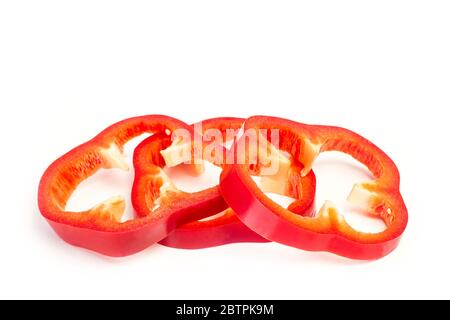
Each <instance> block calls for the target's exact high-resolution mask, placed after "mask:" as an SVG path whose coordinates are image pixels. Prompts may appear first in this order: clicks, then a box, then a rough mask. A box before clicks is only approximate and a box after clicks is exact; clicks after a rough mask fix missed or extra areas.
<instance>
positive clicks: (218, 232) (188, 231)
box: [132, 118, 315, 249]
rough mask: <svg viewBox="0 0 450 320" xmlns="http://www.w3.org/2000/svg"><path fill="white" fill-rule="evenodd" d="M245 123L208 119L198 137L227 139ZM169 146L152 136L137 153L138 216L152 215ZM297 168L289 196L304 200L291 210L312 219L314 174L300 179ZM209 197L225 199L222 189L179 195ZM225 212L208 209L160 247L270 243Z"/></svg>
mask: <svg viewBox="0 0 450 320" xmlns="http://www.w3.org/2000/svg"><path fill="white" fill-rule="evenodd" d="M244 121H245V120H244V119H239V118H214V119H208V120H205V121H203V122H202V126H201V132H199V133H200V134H201V135H203V136H207V135H208V131H207V130H209V129H218V130H219V131H220V132H221V134H222V135H223V136H225V133H226V131H227V130H235V132H237V130H238V129H239V128H240V127H241V126H242V124H243V123H244ZM196 128H198V127H196ZM170 144H171V141H170V139H169V138H168V137H166V136H164V135H153V136H151V137H149V138H147V139H146V140H144V141H143V142H142V143H141V144H140V145H139V146H138V147H137V148H136V150H135V152H134V167H135V183H134V185H133V192H132V202H133V205H134V208H135V210H136V212H137V215H138V216H146V215H149V214H151V209H150V208H151V205H152V204H153V203H154V201H155V197H154V196H152V194H153V193H154V192H155V191H156V190H159V188H160V187H161V185H160V184H159V183H158V180H157V179H156V180H155V177H154V175H153V172H158V171H159V168H162V167H164V166H165V162H164V159H163V157H162V156H161V154H160V151H161V150H164V149H166V148H167V147H169V146H170ZM222 152H223V155H225V153H226V149H225V148H224V149H222ZM295 168H297V167H294V169H293V170H292V174H291V177H290V181H289V182H290V188H289V190H288V195H289V196H291V197H299V195H300V193H301V194H302V199H301V200H298V201H296V202H294V203H293V204H292V205H291V206H290V207H289V208H290V209H291V210H292V211H294V212H296V213H297V214H302V215H311V214H312V213H313V211H314V197H315V176H314V174H313V173H312V172H311V173H310V174H308V175H307V177H305V178H301V176H300V169H301V168H300V169H299V168H297V170H295ZM206 193H209V194H215V196H216V200H217V201H219V198H220V199H222V196H221V194H220V191H219V186H216V187H213V188H210V189H207V190H204V191H201V192H196V193H194V194H188V193H180V195H184V196H189V195H190V196H195V197H197V198H198V199H201V198H202V197H203V196H204V194H206ZM149 197H150V198H151V199H150V200H149V199H148V198H149ZM181 197H182V196H181ZM169 199H170V198H169ZM222 201H223V200H222ZM223 203H225V202H223ZM223 210H224V208H220V207H218V206H211V207H209V208H205V212H206V213H207V214H208V217H207V219H204V220H199V221H194V222H190V223H186V224H180V225H178V226H177V228H176V229H175V230H174V231H173V232H172V233H170V234H169V235H168V236H167V237H166V238H165V239H163V240H162V241H160V244H162V245H165V246H169V247H173V248H180V249H201V248H209V247H215V246H221V245H225V244H230V243H238V242H268V240H267V239H265V238H263V237H261V236H260V235H258V234H256V233H255V232H253V231H252V230H250V229H249V228H248V227H247V226H245V225H244V224H243V223H242V222H241V221H240V220H239V219H238V218H237V216H236V215H235V214H234V212H233V211H232V210H230V209H227V210H225V211H223Z"/></svg>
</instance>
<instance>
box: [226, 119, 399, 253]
mask: <svg viewBox="0 0 450 320" xmlns="http://www.w3.org/2000/svg"><path fill="white" fill-rule="evenodd" d="M248 129H255V130H261V129H266V130H268V131H269V132H271V131H272V130H279V148H280V149H281V150H283V151H286V152H288V153H289V154H291V156H292V158H293V159H294V160H298V161H300V162H301V163H302V164H303V165H304V169H303V170H302V175H306V174H308V172H310V170H311V168H312V164H313V162H314V160H315V159H316V158H317V156H318V155H319V154H320V153H321V152H325V151H340V152H344V153H346V154H349V155H351V156H352V157H353V158H355V159H356V160H358V161H360V162H361V163H363V164H364V165H366V166H367V168H368V169H369V170H370V171H371V172H372V174H373V176H374V177H375V180H374V181H372V182H367V183H361V184H357V185H355V187H354V188H353V190H352V192H351V193H350V195H349V198H348V200H349V201H350V202H351V203H353V204H356V205H359V206H361V207H363V208H365V209H367V211H368V212H369V213H371V214H374V215H376V216H378V217H381V218H382V219H383V221H384V222H385V224H386V226H387V228H386V230H384V231H383V232H380V233H364V232H359V231H356V230H355V229H353V228H352V227H351V226H350V225H349V224H348V223H347V222H346V221H345V219H344V218H343V217H342V216H341V215H340V214H339V213H338V212H337V210H336V208H335V207H334V206H333V205H332V204H331V203H326V204H325V205H324V206H323V207H322V209H321V210H320V211H319V213H318V214H317V215H316V216H315V217H302V216H299V215H295V214H293V213H292V212H290V211H288V210H285V209H283V208H282V207H280V206H278V205H277V204H276V203H274V202H272V201H271V200H270V199H269V198H268V197H267V196H265V195H264V193H263V192H262V191H261V190H260V189H258V187H257V186H256V184H255V183H254V181H253V180H252V179H251V178H250V174H251V172H250V171H251V170H250V169H251V168H249V165H248V164H239V163H234V164H232V165H229V166H227V167H226V168H225V169H224V171H223V172H222V175H221V183H220V186H221V192H222V196H223V197H224V198H225V200H226V201H227V203H228V204H229V205H230V207H231V208H232V209H233V210H234V211H235V212H236V214H237V215H238V216H239V218H240V219H241V221H242V222H244V223H245V224H246V225H247V226H248V227H249V228H250V229H252V230H253V231H255V232H256V233H258V234H260V235H262V236H263V237H265V238H267V239H269V240H272V241H276V242H279V243H282V244H285V245H288V246H293V247H297V248H300V249H304V250H310V251H329V252H332V253H335V254H337V255H340V256H344V257H348V258H352V259H362V260H372V259H377V258H381V257H383V256H385V255H387V254H389V253H390V252H392V251H393V250H394V249H395V248H396V247H397V245H398V243H399V241H400V237H401V235H402V233H403V231H404V230H405V228H406V225H407V221H408V212H407V209H406V206H405V203H404V201H403V199H402V196H401V194H400V191H399V185H400V175H399V172H398V169H397V167H396V166H395V164H394V162H393V161H392V160H391V159H390V158H389V157H388V156H387V155H386V154H385V153H384V152H383V151H382V150H380V149H379V148H378V147H376V146H375V145H374V144H373V143H371V142H370V141H368V140H367V139H365V138H363V137H361V136H360V135H358V134H356V133H354V132H352V131H349V130H346V129H343V128H338V127H329V126H314V125H306V124H301V123H297V122H293V121H290V120H286V119H281V118H274V117H263V116H256V117H251V118H249V119H247V121H246V123H245V130H248ZM269 136H270V135H269ZM242 143H245V141H244V139H241V140H240V141H239V142H238V143H237V144H236V148H237V147H238V146H239V145H240V144H242ZM236 148H235V149H236Z"/></svg>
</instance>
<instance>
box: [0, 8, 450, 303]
mask: <svg viewBox="0 0 450 320" xmlns="http://www.w3.org/2000/svg"><path fill="white" fill-rule="evenodd" d="M449 17H450V3H449V2H448V1H411V0H409V1H392V0H389V1H308V2H301V1H260V0H259V1H243V0H239V1H220V2H219V1H157V2H156V1H154V2H150V1H123V2H120V1H91V0H90V1H71V2H68V1H2V2H0V112H1V126H0V130H1V133H0V134H1V137H2V143H3V154H2V157H1V160H0V161H1V168H2V170H3V172H2V175H1V178H0V188H1V190H0V194H1V199H2V201H1V208H2V210H1V211H2V223H1V231H0V298H161V299H165V298H180V299H189V298H191V299H197V298H203V299H204V298H246V299H249V298H253V299H263V298H268V299H271V298H289V299H290V298H292V299H299V298H306V299H313V298H383V299H384V298H388V299H389V298H450V293H449V289H448V288H449V286H450V277H449V275H448V272H449V270H450V250H449V248H448V245H449V244H450V236H449V234H450V232H449V225H450V210H449V204H448V190H449V189H448V169H447V168H448V160H449V151H448V141H447V139H448V137H449V133H450V132H449V125H448V116H447V112H446V111H447V110H448V108H449V107H450V19H449ZM153 113H164V114H168V115H172V116H175V117H178V118H180V119H182V120H184V121H186V122H188V123H191V122H194V121H199V120H201V119H204V118H208V117H213V116H223V115H229V116H241V117H246V116H249V115H253V114H265V115H275V116H282V117H287V118H290V119H293V120H297V121H302V122H307V123H320V124H332V125H339V126H344V127H347V128H350V129H352V130H355V131H357V132H359V133H360V134H363V135H364V136H366V137H367V138H369V139H371V140H372V141H374V142H375V143H376V144H377V145H379V146H380V147H381V148H382V149H384V150H385V151H386V152H387V153H388V154H389V155H390V156H391V157H392V158H393V159H394V160H395V161H396V163H397V165H398V166H399V169H400V171H401V175H402V193H403V195H404V198H405V201H406V204H407V206H408V208H409V213H410V224H409V226H408V228H407V231H406V233H405V234H404V237H403V240H402V242H401V244H400V246H399V247H398V249H397V250H396V251H395V252H394V253H392V254H391V255H390V256H388V257H386V258H384V259H382V260H379V261H375V262H353V261H350V260H346V259H342V258H339V257H336V256H333V255H330V254H326V253H308V252H302V251H300V250H297V249H293V248H289V247H284V246H281V245H277V244H267V245H260V244H259V245H257V244H237V245H229V246H224V247H219V248H213V249H207V250H199V251H183V250H174V249H168V248H164V247H162V246H159V245H156V246H154V247H151V248H149V249H148V250H146V251H144V252H142V253H140V254H137V255H135V256H132V257H128V258H124V259H110V258H105V257H102V256H99V255H96V254H94V253H91V252H88V251H85V250H83V249H79V248H74V247H71V246H69V245H67V244H65V243H64V242H63V241H61V240H60V239H59V238H58V237H57V236H56V235H55V234H54V233H53V231H52V230H51V229H50V227H49V226H48V225H47V223H46V222H45V221H44V219H42V218H41V216H40V214H39V211H38V209H37V201H36V198H37V186H38V182H39V179H40V176H41V175H42V173H43V171H44V170H45V168H46V167H47V166H48V165H49V164H50V163H51V162H52V161H53V160H54V159H56V158H57V157H58V156H60V155H62V154H63V153H65V152H66V151H68V150H70V149H71V148H73V147H74V146H76V145H78V144H80V143H81V142H84V141H86V140H88V139H90V138H91V137H93V136H94V135H95V134H96V133H98V132H99V131H100V130H102V129H103V128H105V127H106V126H107V125H110V124H112V123H114V122H116V121H118V120H121V119H123V118H126V117H129V116H135V115H142V114H153ZM129 155H131V151H130V153H129ZM342 159H344V160H345V161H344V162H342ZM347 160H349V159H348V157H343V158H342V157H341V158H334V157H332V158H329V157H328V158H327V157H323V158H320V159H319V162H318V163H317V165H316V166H315V170H316V172H317V176H318V179H319V186H318V202H323V200H324V199H330V200H334V201H336V202H338V203H339V201H341V200H343V198H344V197H345V195H346V193H348V192H349V191H350V187H351V184H352V183H354V182H358V181H359V178H361V177H363V173H362V172H360V171H358V170H357V169H355V168H353V167H352V166H351V165H349V164H348V163H350V164H351V162H347ZM215 178H216V179H217V176H216V177H215ZM91 180H92V181H94V180H95V182H92V181H91ZM131 181H132V172H131V173H118V172H110V173H105V172H103V173H101V174H99V175H97V176H96V177H94V178H93V179H90V180H89V181H87V182H86V183H85V184H83V186H82V188H80V190H78V191H77V193H76V194H75V195H74V197H78V198H77V199H78V200H77V201H75V200H74V199H75V198H74V199H72V201H71V203H72V204H73V205H75V204H74V203H76V204H77V205H78V206H85V207H84V208H85V209H86V208H89V206H91V205H92V204H94V203H96V202H98V201H101V200H104V199H105V198H108V197H109V196H113V195H115V194H116V193H117V192H119V193H121V194H123V195H126V194H127V193H128V192H129V186H130V185H131ZM210 183H211V184H214V181H212V182H211V181H210ZM93 186H96V187H95V188H94V187H93ZM318 205H320V203H318ZM372 227H376V226H372Z"/></svg>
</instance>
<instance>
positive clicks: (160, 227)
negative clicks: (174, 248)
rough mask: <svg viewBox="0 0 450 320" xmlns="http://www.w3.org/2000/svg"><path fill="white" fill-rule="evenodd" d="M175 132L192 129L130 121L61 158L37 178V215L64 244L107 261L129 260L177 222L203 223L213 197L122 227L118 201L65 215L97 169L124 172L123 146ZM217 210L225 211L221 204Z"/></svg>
mask: <svg viewBox="0 0 450 320" xmlns="http://www.w3.org/2000/svg"><path fill="white" fill-rule="evenodd" d="M180 128H183V129H186V130H191V128H190V126H188V125H187V124H185V123H184V122H182V121H179V120H177V119H174V118H171V117H167V116H163V115H149V116H142V117H135V118H130V119H126V120H123V121H121V122H118V123H116V124H114V125H112V126H110V127H109V128H107V129H106V130H104V131H103V132H101V133H100V134H99V135H97V136H96V137H95V138H93V139H92V140H90V141H88V142H86V143H84V144H82V145H80V146H78V147H76V148H75V149H73V150H72V151H70V152H68V153H66V154H65V155H63V156H62V157H61V158H59V159H58V160H56V161H55V162H54V163H52V164H51V165H50V166H49V168H48V169H47V170H46V171H45V173H44V175H43V177H42V179H41V182H40V185H39V191H38V204H39V209H40V212H41V214H42V215H43V217H44V218H45V219H46V220H47V221H48V222H49V224H50V225H51V226H52V227H53V229H54V230H55V232H56V233H57V234H58V235H59V236H60V237H61V238H62V239H63V240H65V241H66V242H68V243H70V244H72V245H75V246H78V247H83V248H86V249H89V250H93V251H96V252H98V253H101V254H104V255H107V256H112V257H122V256H127V255H131V254H134V253H137V252H139V251H141V250H143V249H145V248H147V247H148V246H150V245H151V244H154V243H157V242H158V241H160V240H161V239H163V238H164V237H165V236H167V234H169V233H170V231H171V230H173V229H174V228H175V226H176V225H177V221H179V220H180V221H194V220H197V219H200V218H202V216H201V213H202V212H203V211H202V210H204V208H209V207H211V203H213V204H216V202H215V201H216V195H212V196H211V195H208V196H207V197H204V198H203V199H202V200H201V201H197V202H196V204H195V206H181V207H180V206H179V205H178V204H177V203H168V204H165V205H161V207H160V208H159V209H157V210H155V211H153V212H152V214H151V215H148V216H146V217H143V218H138V219H135V220H131V221H126V222H123V223H121V222H120V216H121V214H122V213H123V209H124V202H123V201H122V200H120V199H115V200H113V201H110V202H108V203H104V204H101V205H99V206H97V207H95V208H93V209H91V210H87V211H85V212H67V211H65V206H66V203H67V200H68V199H69V197H70V196H71V194H72V193H73V191H74V190H75V189H76V188H77V186H78V185H79V183H80V182H82V181H83V180H85V179H86V178H88V177H89V176H92V175H93V174H94V173H95V172H97V171H98V170H99V169H101V168H105V169H108V168H114V167H123V166H122V164H121V163H120V154H121V152H122V151H123V146H124V144H125V143H126V142H128V141H129V140H131V139H132V138H134V137H137V136H139V135H141V134H143V133H160V132H163V133H164V132H166V133H167V134H169V133H171V132H173V131H174V130H176V129H180ZM217 205H219V206H224V204H223V201H222V200H221V201H220V203H219V204H217ZM224 207H225V206H224Z"/></svg>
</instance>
